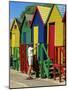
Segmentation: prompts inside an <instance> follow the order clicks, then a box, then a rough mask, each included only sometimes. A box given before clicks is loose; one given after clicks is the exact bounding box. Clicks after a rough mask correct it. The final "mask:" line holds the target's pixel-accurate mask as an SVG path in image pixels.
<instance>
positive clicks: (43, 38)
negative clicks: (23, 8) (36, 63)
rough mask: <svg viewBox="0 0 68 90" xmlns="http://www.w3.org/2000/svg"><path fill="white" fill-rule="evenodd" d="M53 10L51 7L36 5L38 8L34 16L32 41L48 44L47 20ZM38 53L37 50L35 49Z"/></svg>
mask: <svg viewBox="0 0 68 90" xmlns="http://www.w3.org/2000/svg"><path fill="white" fill-rule="evenodd" d="M50 12H51V7H46V6H36V10H35V13H34V16H33V20H32V24H31V28H32V36H33V37H32V41H33V43H34V48H35V44H37V43H41V44H45V45H46V44H47V21H48V18H49V15H50ZM34 55H36V50H35V51H34ZM42 59H43V58H42Z"/></svg>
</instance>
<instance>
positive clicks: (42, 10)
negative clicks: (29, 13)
mask: <svg viewBox="0 0 68 90" xmlns="http://www.w3.org/2000/svg"><path fill="white" fill-rule="evenodd" d="M51 10H52V6H50V7H49V6H36V10H35V13H34V16H33V19H32V22H33V20H34V17H35V14H36V11H38V12H39V14H40V17H41V19H42V21H43V23H44V24H46V22H47V20H48V17H49V15H50V12H51ZM31 25H32V23H31Z"/></svg>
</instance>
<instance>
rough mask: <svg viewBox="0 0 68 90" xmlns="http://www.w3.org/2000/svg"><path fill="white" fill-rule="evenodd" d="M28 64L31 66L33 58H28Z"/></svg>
mask: <svg viewBox="0 0 68 90" xmlns="http://www.w3.org/2000/svg"><path fill="white" fill-rule="evenodd" d="M28 64H29V65H33V56H28Z"/></svg>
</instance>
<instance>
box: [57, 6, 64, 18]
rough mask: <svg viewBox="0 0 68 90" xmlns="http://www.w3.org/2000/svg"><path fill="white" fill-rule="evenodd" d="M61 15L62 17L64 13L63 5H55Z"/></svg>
mask: <svg viewBox="0 0 68 90" xmlns="http://www.w3.org/2000/svg"><path fill="white" fill-rule="evenodd" d="M56 6H57V8H58V10H59V12H60V14H61V16H62V17H64V14H65V5H56Z"/></svg>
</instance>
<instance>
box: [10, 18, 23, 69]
mask: <svg viewBox="0 0 68 90" xmlns="http://www.w3.org/2000/svg"><path fill="white" fill-rule="evenodd" d="M20 25H21V23H20V22H19V21H18V20H17V19H16V18H15V19H14V20H13V22H12V25H11V28H10V48H11V59H10V62H12V66H13V68H14V69H17V70H19V46H20Z"/></svg>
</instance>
